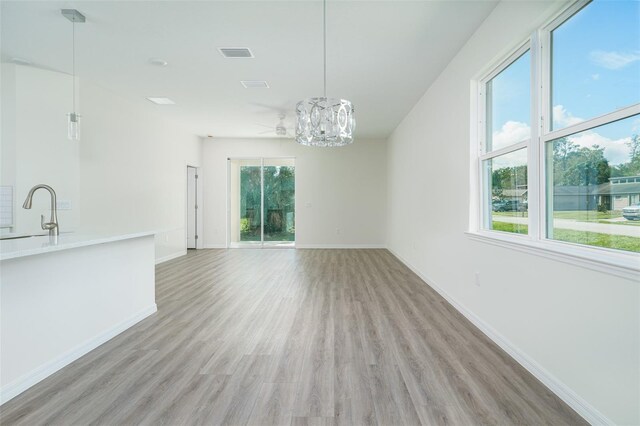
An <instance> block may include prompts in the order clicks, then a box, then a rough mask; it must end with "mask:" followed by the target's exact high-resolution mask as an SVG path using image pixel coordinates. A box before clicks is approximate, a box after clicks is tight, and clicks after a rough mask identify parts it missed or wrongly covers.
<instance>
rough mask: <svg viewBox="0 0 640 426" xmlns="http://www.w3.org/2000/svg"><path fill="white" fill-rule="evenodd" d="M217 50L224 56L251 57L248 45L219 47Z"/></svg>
mask: <svg viewBox="0 0 640 426" xmlns="http://www.w3.org/2000/svg"><path fill="white" fill-rule="evenodd" d="M218 51H219V52H220V54H221V55H222V56H224V57H225V58H253V53H251V51H250V50H249V48H248V47H219V48H218Z"/></svg>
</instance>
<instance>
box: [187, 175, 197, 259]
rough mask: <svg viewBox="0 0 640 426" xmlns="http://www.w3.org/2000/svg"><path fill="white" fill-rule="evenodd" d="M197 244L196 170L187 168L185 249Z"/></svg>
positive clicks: (194, 246) (192, 247)
mask: <svg viewBox="0 0 640 426" xmlns="http://www.w3.org/2000/svg"><path fill="white" fill-rule="evenodd" d="M197 244H198V170H197V169H196V168H195V167H187V248H188V249H190V248H191V249H194V248H196V247H197Z"/></svg>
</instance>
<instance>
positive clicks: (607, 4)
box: [492, 0, 640, 164]
mask: <svg viewBox="0 0 640 426" xmlns="http://www.w3.org/2000/svg"><path fill="white" fill-rule="evenodd" d="M552 43H553V58H552V63H553V65H552V75H553V89H552V105H553V118H554V128H556V129H557V128H562V127H565V126H567V125H570V124H573V123H576V122H580V121H583V120H584V119H589V118H593V117H595V116H598V115H602V114H605V113H608V112H611V111H614V110H616V109H619V108H622V107H626V106H629V105H633V104H636V103H639V102H640V1H637V0H594V1H593V2H592V3H591V4H589V5H588V6H587V7H586V8H584V9H582V10H581V11H580V12H578V13H577V14H576V15H574V16H573V17H572V18H570V19H569V20H568V21H566V22H565V23H564V24H563V25H561V26H560V27H558V28H557V29H556V30H555V31H554V32H553V33H552ZM529 61H530V58H529V55H528V54H527V55H524V56H522V57H521V58H519V59H518V60H517V61H516V62H514V63H513V64H512V65H511V66H510V67H509V68H507V69H506V70H505V71H503V72H502V73H501V74H500V75H498V76H497V77H496V78H495V79H494V80H493V82H492V84H493V101H494V105H495V108H494V110H493V120H492V122H493V133H494V140H495V142H497V143H495V142H494V146H495V145H500V144H501V143H502V144H503V146H504V144H508V142H515V141H513V139H518V138H520V139H522V138H526V137H527V136H526V134H527V132H528V126H529V125H530V123H529V121H530V119H529V86H528V84H529V83H528V81H529V73H530V71H529V64H530V62H529ZM638 133H640V117H632V118H630V119H627V120H623V121H620V122H618V123H614V124H611V125H609V126H605V127H602V128H599V129H595V130H594V131H589V132H584V133H583V134H580V135H576V136H575V137H574V138H573V139H574V142H576V143H578V144H580V145H583V146H590V145H591V144H593V143H598V144H599V145H600V146H604V147H605V148H606V149H605V155H607V157H609V159H610V162H611V163H612V164H617V163H620V162H624V161H626V158H625V156H626V157H628V151H627V150H626V146H625V145H624V141H625V140H628V138H629V137H630V136H631V135H632V134H638ZM495 147H496V148H498V147H500V146H495Z"/></svg>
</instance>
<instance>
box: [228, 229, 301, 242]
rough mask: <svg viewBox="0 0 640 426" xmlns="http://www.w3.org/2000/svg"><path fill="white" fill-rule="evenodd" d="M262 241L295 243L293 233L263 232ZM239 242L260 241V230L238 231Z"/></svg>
mask: <svg viewBox="0 0 640 426" xmlns="http://www.w3.org/2000/svg"><path fill="white" fill-rule="evenodd" d="M264 240H265V242H267V241H295V240H296V234H295V232H286V231H284V232H272V233H269V232H267V231H266V230H265V231H264ZM240 241H260V228H255V229H249V230H246V231H240Z"/></svg>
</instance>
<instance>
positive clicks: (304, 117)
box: [296, 0, 356, 147]
mask: <svg viewBox="0 0 640 426" xmlns="http://www.w3.org/2000/svg"><path fill="white" fill-rule="evenodd" d="M322 7H323V15H322V19H323V36H324V39H323V40H324V45H323V46H324V47H323V49H324V50H323V54H324V58H323V67H324V96H322V97H317V98H308V99H304V100H302V101H300V102H298V103H297V104H296V142H298V143H299V144H301V145H307V146H320V147H334V146H344V145H349V144H350V143H352V142H353V132H354V130H355V127H356V119H355V115H354V109H353V105H352V104H351V102H349V101H347V100H344V99H337V98H327V1H326V0H323V3H322Z"/></svg>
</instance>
